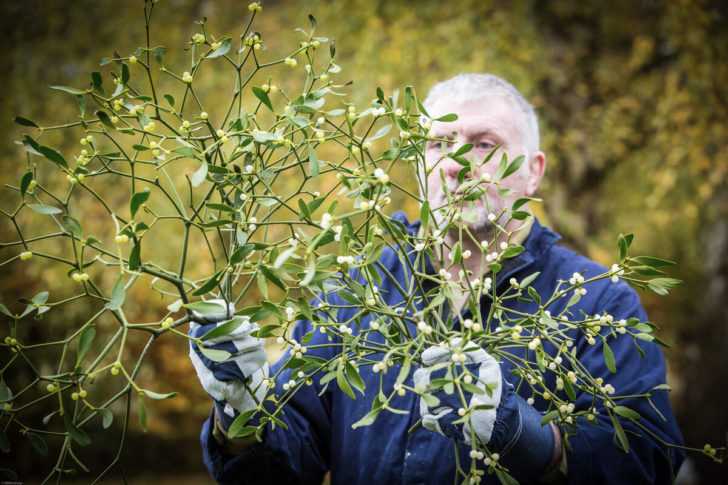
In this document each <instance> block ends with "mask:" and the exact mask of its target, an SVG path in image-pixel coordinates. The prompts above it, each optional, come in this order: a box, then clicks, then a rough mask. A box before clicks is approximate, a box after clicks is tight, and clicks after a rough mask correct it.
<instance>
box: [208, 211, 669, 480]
mask: <svg viewBox="0 0 728 485" xmlns="http://www.w3.org/2000/svg"><path fill="white" fill-rule="evenodd" d="M394 218H395V219H398V220H400V221H401V222H402V223H403V224H405V225H406V227H407V230H408V232H410V233H415V232H416V231H417V229H418V226H419V224H418V223H415V224H409V223H408V222H407V221H406V219H405V218H404V215H403V214H401V213H398V214H395V215H394ZM559 239H560V237H559V236H558V235H557V234H556V233H554V232H553V231H551V230H550V229H548V228H546V227H543V226H541V225H540V224H539V223H538V221H535V222H534V225H533V227H532V229H531V233H530V235H529V237H528V239H527V240H526V242H525V244H524V247H525V251H524V252H523V253H521V254H520V255H518V256H516V257H515V258H513V259H512V260H510V262H509V263H508V265H507V266H505V267H504V269H503V270H502V271H501V272H500V273H499V275H498V282H499V283H498V285H497V286H496V289H497V290H501V283H503V284H505V285H508V281H509V279H510V278H511V277H515V278H516V279H518V280H519V281H520V280H522V279H523V278H525V277H526V276H528V275H530V274H532V273H534V272H537V271H539V272H540V275H539V276H538V277H537V278H536V280H535V281H534V282H533V283H532V284H531V286H533V287H534V289H535V290H536V291H538V293H539V294H540V295H543V296H545V297H548V296H550V295H551V294H552V293H553V291H554V288H555V285H556V282H557V280H558V279H563V280H568V279H569V278H570V277H571V275H572V274H573V273H574V272H580V271H586V273H585V275H584V276H585V278H589V277H590V276H594V275H597V274H601V273H603V272H604V271H605V268H604V267H603V266H601V265H598V264H597V263H595V262H593V261H590V260H589V259H587V258H584V257H582V256H580V255H578V254H576V253H574V252H573V251H571V250H569V249H566V248H564V247H561V246H557V245H556V244H555V243H556V242H557V241H558V240H559ZM380 263H381V264H382V265H383V266H384V267H385V268H387V270H388V271H389V272H390V273H391V274H392V275H393V276H394V278H395V279H396V281H397V282H398V283H399V285H400V287H403V288H407V282H408V280H409V279H410V275H409V273H408V272H406V269H405V268H404V267H403V265H402V264H401V262H400V261H399V259H398V257H397V255H396V253H395V252H393V251H389V250H387V251H385V252H384V254H383V255H382V257H381V259H380ZM382 279H383V281H382V286H381V291H380V295H382V297H383V298H384V299H385V300H386V301H387V303H388V305H390V306H393V305H396V304H397V303H399V302H401V301H402V300H403V296H402V295H401V292H400V291H399V290H398V289H397V288H396V286H395V285H394V284H392V282H389V281H388V280H387V278H382ZM504 288H505V287H504ZM587 289H588V293H587V294H586V295H584V296H583V297H582V298H581V300H580V301H579V302H578V303H577V304H576V305H575V306H574V307H571V308H570V311H572V313H574V314H578V312H579V311H583V312H585V313H586V314H589V315H593V314H597V313H598V314H601V313H602V312H603V311H606V312H608V313H609V314H611V315H613V316H614V317H615V319H621V318H625V319H626V318H629V317H636V318H639V319H640V321H646V320H647V316H646V315H645V312H644V310H643V308H642V306H641V304H640V301H639V298H638V297H637V294H636V293H635V291H634V290H633V289H632V288H631V287H630V286H629V285H627V284H626V283H624V282H622V281H620V282H618V283H616V284H615V283H612V282H610V281H609V279H602V280H599V281H598V282H594V283H593V284H590V285H588V286H587ZM328 300H329V302H330V303H332V304H344V305H347V304H346V303H344V302H343V301H342V300H341V299H340V298H339V297H338V296H337V295H336V294H332V295H329V296H328ZM567 300H568V298H562V299H561V300H560V301H558V302H556V304H554V305H553V306H552V307H551V308H550V310H551V313H552V314H558V313H560V311H561V309H563V307H564V306H565V305H566V304H567ZM509 302H510V303H509V306H511V307H512V308H513V309H514V310H518V311H523V312H536V311H537V310H538V307H537V306H536V305H535V303H533V302H530V303H527V302H524V301H517V300H515V299H511V300H509ZM489 306H490V300H489V299H488V298H485V297H484V298H482V299H481V311H482V312H483V314H486V315H487V312H488V309H489ZM355 313H356V309H354V308H353V307H351V308H349V309H340V310H339V313H338V319H339V321H347V320H349V319H350V318H351V316H353V315H354V314H355ZM361 325H362V327H363V328H366V327H368V325H369V320H368V318H362V319H361ZM311 330H315V329H314V328H313V326H312V324H311V323H310V322H307V321H301V322H299V323H298V325H297V327H296V329H295V331H294V333H293V337H294V338H295V339H296V340H297V341H299V342H300V341H301V338H302V337H303V335H305V334H306V333H308V332H310V331H311ZM411 330H412V332H413V333H414V332H416V329H414V328H412V329H411ZM357 331H358V329H357V328H356V327H355V328H354V332H357ZM377 335H378V334H377V333H376V332H372V333H371V334H369V337H368V338H376V336H377ZM573 336H574V337H575V338H576V341H575V346H576V347H577V352H578V356H579V360H580V362H581V363H582V364H583V365H584V366H585V367H586V368H587V369H588V370H589V372H590V373H591V375H592V376H594V377H597V376H601V377H602V378H603V379H604V382H605V383H610V384H612V386H614V388H615V389H616V394H615V396H619V395H633V394H643V393H645V392H647V391H649V390H650V389H652V388H653V387H655V386H657V385H659V384H664V383H665V362H664V358H663V356H662V353H661V351H660V349H659V348H658V346H657V345H656V344H654V343H652V342H642V341H640V347H641V349H642V351H643V352H644V354H645V357H644V358H641V357H640V355H639V352H638V351H637V349H636V348H635V345H634V343H633V339H632V338H631V337H629V335H625V336H620V337H618V338H613V337H610V338H609V341H608V343H609V345H610V348H611V349H612V351H613V353H614V357H615V360H616V362H617V373H616V374H614V373H611V372H610V371H609V370H608V368H607V366H606V365H605V358H604V354H603V349H602V345H601V339H597V344H596V345H589V344H588V343H587V342H586V339H585V338H583V336H581V335H580V334H579V335H577V334H574V335H573ZM327 343H331V342H330V341H329V338H328V336H327V335H326V334H322V333H319V332H318V331H316V332H314V333H313V337H312V339H311V341H310V342H309V344H308V346H313V345H316V344H327ZM315 350H316V352H314V350H311V351H310V352H309V353H310V354H311V353H312V354H314V355H319V356H321V357H323V358H326V359H329V358H331V357H333V356H334V354H335V353H336V349H335V348H332V347H324V348H321V349H315ZM545 350H546V351H547V352H549V351H553V352H555V351H556V349H554V348H553V347H551V348H549V346H545ZM515 353H517V351H515ZM522 356H523V355H522ZM284 361H285V358H284V359H282V360H281V361H280V362H278V363H277V364H276V365H274V366H273V367H272V371H273V372H277V371H278V370H279V369H280V368H281V366H282V364H283V362H284ZM502 368H503V371H504V375H505V376H507V379H509V381H510V382H511V383H513V384H514V385H515V386H518V382H519V378H518V377H515V376H513V375H512V374H511V373H510V372H508V370H509V369H510V368H512V367H510V366H509V364H508V363H507V362H505V361H504V362H503V364H502ZM398 370H399V369H398V366H397V365H395V367H390V368H389V369H388V371H387V372H386V374H384V375H383V389H384V390H385V392H386V393H387V394H389V393H390V392H391V390H392V387H393V384H394V382H395V380H396V378H397V375H398V373H399V372H398ZM360 373H361V377H362V379H363V380H364V382H365V384H366V395H365V396H361V395H360V394H358V393H357V399H355V400H354V399H351V398H350V397H348V396H346V395H345V394H344V393H343V392H342V391H340V390H339V388H338V386H337V385H336V383H335V382H331V383H330V385H328V387H326V390H325V391H323V393H322V387H323V386H321V385H320V383H319V382H318V381H319V378H314V384H313V385H311V386H303V387H302V388H301V389H300V391H299V392H298V393H296V394H295V395H294V397H293V398H292V400H291V401H290V402H289V403H288V404H287V406H286V407H285V408H284V412H285V414H284V415H283V416H282V419H283V421H284V422H285V423H286V425H287V426H288V430H285V429H283V428H282V427H280V426H276V427H275V429H272V430H271V429H270V428H269V429H267V430H266V433H265V435H264V442H263V443H262V444H257V445H255V446H254V447H253V448H252V449H251V450H250V451H248V452H246V453H243V454H241V455H237V456H227V455H225V454H224V453H222V451H221V450H220V448H219V446H218V445H217V443H216V441H215V439H214V438H213V437H212V433H211V430H212V426H213V424H212V416H211V418H210V419H209V420H208V421H207V422H206V423H205V425H204V426H203V429H202V436H201V441H202V446H203V452H204V461H205V464H206V466H207V467H208V469H209V470H210V473H211V474H212V476H213V477H214V478H215V479H216V480H217V481H218V482H220V483H241V484H242V483H246V484H255V485H262V484H276V485H282V484H288V483H290V484H316V485H319V484H320V483H321V482H322V478H323V476H324V474H325V473H326V471H327V470H331V483H332V484H347V485H359V484H361V485H377V484H433V485H434V484H437V485H440V484H452V483H461V482H462V477H461V478H460V479H458V480H456V471H455V470H456V468H455V462H456V460H455V456H454V454H455V447H456V445H455V443H454V442H453V440H452V439H449V438H445V437H443V436H441V435H439V434H437V433H435V432H432V431H429V430H427V429H424V428H422V427H419V428H418V429H417V430H416V431H415V432H413V433H412V434H408V432H407V430H408V429H409V428H410V427H411V426H412V425H413V424H414V423H415V422H416V421H417V420H418V419H419V418H420V412H419V396H417V395H416V394H415V393H412V392H407V393H406V394H405V395H404V396H395V398H394V399H393V400H392V401H391V403H390V404H391V406H392V407H396V408H397V409H400V410H403V411H406V412H407V413H406V414H396V413H393V412H388V411H382V412H381V413H380V414H379V415H378V417H377V419H376V421H375V422H374V424H373V425H371V426H366V427H359V428H357V429H352V427H351V425H352V423H354V422H356V421H358V420H359V419H361V418H362V417H363V416H364V415H366V414H367V413H368V412H369V411H370V409H371V405H372V400H373V398H374V396H375V395H376V393H377V392H378V390H379V385H380V376H381V374H379V373H374V372H373V371H372V367H371V366H363V367H361V368H360ZM544 378H545V379H546V381H547V384H548V387H549V388H551V389H555V378H556V376H555V375H554V373H552V372H549V371H547V372H545V373H544ZM289 379H290V371H284V372H283V373H282V374H281V375H280V377H279V379H278V383H277V387H278V389H277V391H278V392H280V391H281V389H280V386H281V385H282V383H284V382H288V380H289ZM405 385H409V386H412V376H411V373H410V376H409V377H408V379H407V381H405ZM528 387H529V386H521V392H522V393H523V396H522V397H524V398H527V397H529V396H530V392H528V391H527V388H528ZM575 390H576V391H577V399H576V401H575V402H574V404H575V407H576V409H577V410H579V409H588V408H589V407H590V406H591V405H592V397H591V396H590V395H588V394H586V393H580V392H579V390H578V389H575ZM527 392H528V393H527ZM319 394H321V395H320V396H319ZM652 402H653V404H654V406H655V407H654V408H653V407H652V406H651V405H650V404H649V402H648V401H647V400H646V399H622V400H620V401H619V404H620V405H624V406H627V407H629V408H631V409H633V410H635V411H637V412H638V413H639V414H640V415H641V416H642V418H641V420H640V421H639V422H640V423H641V424H642V425H643V426H645V427H646V428H647V429H649V430H651V431H652V432H653V433H655V434H657V436H659V437H660V438H661V439H662V440H664V441H666V442H668V443H673V444H682V438H681V435H680V431H679V430H678V427H677V423H676V422H675V419H674V417H673V414H672V411H671V409H670V404H669V401H668V396H667V391H665V390H656V391H653V392H652ZM534 406H535V407H536V409H539V410H542V411H545V410H546V409H547V408H548V402H547V401H544V400H543V399H540V398H539V399H537V400H536V401H535V403H534ZM600 406H601V404H600ZM658 411H659V412H658ZM663 417H664V418H663ZM622 424H623V426H624V428H625V431H626V433H627V437H628V439H629V453H628V454H624V453H621V452H619V451H617V450H616V449H615V446H614V445H613V440H614V428H613V425H612V423H611V420H610V418H609V415H608V414H607V412H606V411H605V410H603V409H602V410H601V412H600V413H599V414H598V415H597V420H596V424H590V423H588V422H587V421H586V420H584V419H582V418H579V425H580V426H579V428H578V430H577V434H576V435H574V436H571V437H570V438H569V442H570V444H571V448H570V449H568V450H567V451H566V453H567V463H568V477H569V483H572V484H580V485H584V484H599V483H619V484H629V483H636V484H642V485H644V484H657V483H670V481H671V471H670V464H669V463H670V460H669V459H668V456H667V453H666V450H665V449H664V447H663V446H661V445H660V443H659V442H658V441H657V440H655V439H652V438H650V437H649V436H648V435H646V434H645V433H644V432H643V431H642V430H640V429H638V428H637V427H636V426H634V425H633V424H632V423H630V422H629V421H627V420H623V421H622ZM457 449H458V454H459V460H460V463H461V465H462V466H463V468H464V469H465V470H467V469H468V468H469V466H470V465H469V464H470V458H469V457H468V452H469V450H470V448H469V447H466V446H465V445H463V444H462V443H460V444H458V445H457ZM671 455H672V461H673V466H674V469H673V471H674V472H675V473H677V467H678V466H679V464H680V462H681V461H682V458H683V453H682V452H679V451H677V452H676V451H674V450H673V451H672V452H671ZM480 466H481V467H484V465H482V463H481V465H480ZM482 483H498V480H497V479H496V477H495V475H489V474H487V473H486V475H485V476H484V480H483V482H482Z"/></svg>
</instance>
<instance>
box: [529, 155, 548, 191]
mask: <svg viewBox="0 0 728 485" xmlns="http://www.w3.org/2000/svg"><path fill="white" fill-rule="evenodd" d="M528 168H529V175H528V184H527V186H526V196H527V197H531V196H532V195H533V194H534V193H536V189H538V186H539V184H540V183H541V179H542V178H543V173H544V171H545V170H546V155H545V154H544V152H542V151H538V152H536V153H534V154H533V155H531V158H530V160H529V161H528Z"/></svg>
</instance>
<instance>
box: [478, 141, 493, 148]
mask: <svg viewBox="0 0 728 485" xmlns="http://www.w3.org/2000/svg"><path fill="white" fill-rule="evenodd" d="M494 147H495V145H493V144H492V143H490V142H487V141H481V142H480V143H478V148H479V149H481V150H492V149H493V148H494Z"/></svg>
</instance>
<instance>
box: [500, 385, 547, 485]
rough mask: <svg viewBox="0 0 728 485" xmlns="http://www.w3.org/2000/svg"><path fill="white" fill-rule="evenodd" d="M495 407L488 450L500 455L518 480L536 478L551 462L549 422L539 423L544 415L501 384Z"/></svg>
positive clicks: (524, 480)
mask: <svg viewBox="0 0 728 485" xmlns="http://www.w3.org/2000/svg"><path fill="white" fill-rule="evenodd" d="M503 391H504V396H503V399H502V400H501V403H500V405H499V406H498V411H497V413H498V421H497V422H496V425H495V427H494V429H493V434H492V435H491V439H490V441H489V442H488V443H487V446H488V449H489V450H491V451H492V452H497V453H499V454H500V460H499V462H500V463H501V464H502V465H503V466H504V467H506V468H507V469H508V473H509V474H510V475H511V476H513V478H515V479H516V480H518V481H519V482H530V481H533V480H536V479H537V478H538V477H539V476H540V475H541V474H543V473H544V472H545V471H546V469H547V468H548V466H549V464H550V463H551V459H552V458H553V455H554V446H556V440H555V438H554V431H553V429H552V427H551V425H550V424H548V423H547V424H546V425H541V419H542V418H543V416H542V415H541V413H540V412H539V411H537V410H536V409H534V408H533V407H532V406H530V405H529V404H528V403H526V401H525V400H524V399H523V398H522V397H521V396H519V395H518V394H516V393H515V392H514V391H513V388H512V387H511V386H510V385H507V384H506V385H504V389H503Z"/></svg>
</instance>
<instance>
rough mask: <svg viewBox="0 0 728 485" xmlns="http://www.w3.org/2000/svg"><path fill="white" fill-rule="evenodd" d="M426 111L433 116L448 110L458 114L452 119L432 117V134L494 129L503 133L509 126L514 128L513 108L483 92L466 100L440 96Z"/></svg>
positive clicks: (498, 97)
mask: <svg viewBox="0 0 728 485" xmlns="http://www.w3.org/2000/svg"><path fill="white" fill-rule="evenodd" d="M429 113H430V115H432V117H433V118H439V117H441V116H444V115H447V114H450V113H455V114H456V115H457V116H458V119H457V120H455V121H452V122H440V121H433V123H432V132H433V133H435V134H440V135H447V134H450V133H452V132H458V133H463V134H466V135H478V134H487V133H492V132H497V133H501V134H503V135H505V134H506V133H505V132H512V130H515V131H516V132H517V128H516V123H515V120H514V117H515V110H514V109H513V107H512V105H511V104H510V103H509V102H508V101H507V100H505V99H504V98H502V97H500V96H483V97H480V98H476V99H472V100H466V101H457V100H455V101H453V100H450V99H444V98H441V99H440V100H438V101H437V102H435V103H434V105H433V106H432V107H431V109H430V110H429ZM512 134H513V133H512Z"/></svg>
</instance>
